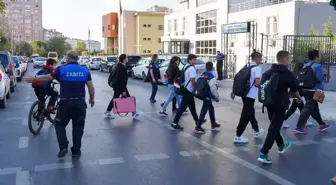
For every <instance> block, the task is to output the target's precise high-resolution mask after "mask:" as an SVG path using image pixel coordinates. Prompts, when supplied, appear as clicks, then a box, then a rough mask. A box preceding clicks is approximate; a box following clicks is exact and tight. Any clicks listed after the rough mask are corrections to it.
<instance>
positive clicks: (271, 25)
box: [266, 16, 278, 36]
mask: <svg viewBox="0 0 336 185" xmlns="http://www.w3.org/2000/svg"><path fill="white" fill-rule="evenodd" d="M266 19H267V20H266V22H267V27H266V34H267V35H272V36H273V35H275V34H277V33H278V18H277V17H275V16H274V17H267V18H266Z"/></svg>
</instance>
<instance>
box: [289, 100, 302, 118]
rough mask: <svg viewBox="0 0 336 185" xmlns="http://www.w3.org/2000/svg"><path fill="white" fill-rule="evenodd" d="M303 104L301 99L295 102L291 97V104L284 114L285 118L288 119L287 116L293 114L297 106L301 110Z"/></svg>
mask: <svg viewBox="0 0 336 185" xmlns="http://www.w3.org/2000/svg"><path fill="white" fill-rule="evenodd" d="M303 106H304V103H303V101H301V102H300V103H297V101H296V99H293V101H292V104H291V106H290V107H289V109H288V111H287V112H286V114H285V120H288V118H289V117H291V115H293V114H294V112H295V111H296V109H297V108H299V110H300V112H301V111H302V109H303Z"/></svg>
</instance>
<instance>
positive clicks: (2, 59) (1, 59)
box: [0, 54, 8, 67]
mask: <svg viewBox="0 0 336 185" xmlns="http://www.w3.org/2000/svg"><path fill="white" fill-rule="evenodd" d="M0 63H2V65H3V66H5V67H6V66H7V65H8V60H7V57H6V55H3V54H0Z"/></svg>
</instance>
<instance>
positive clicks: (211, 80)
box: [202, 71, 219, 100]
mask: <svg viewBox="0 0 336 185" xmlns="http://www.w3.org/2000/svg"><path fill="white" fill-rule="evenodd" d="M202 75H204V76H208V84H209V87H210V91H209V96H208V98H207V99H209V100H216V99H218V98H219V94H218V91H217V81H216V76H215V75H214V74H213V73H212V72H211V71H205V72H204V73H203V74H202Z"/></svg>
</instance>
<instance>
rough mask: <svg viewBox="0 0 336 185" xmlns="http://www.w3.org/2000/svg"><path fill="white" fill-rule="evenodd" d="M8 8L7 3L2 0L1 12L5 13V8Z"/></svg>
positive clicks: (0, 0)
mask: <svg viewBox="0 0 336 185" xmlns="http://www.w3.org/2000/svg"><path fill="white" fill-rule="evenodd" d="M5 8H6V5H5V3H4V2H3V0H0V14H4V13H5V12H4V10H5Z"/></svg>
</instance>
